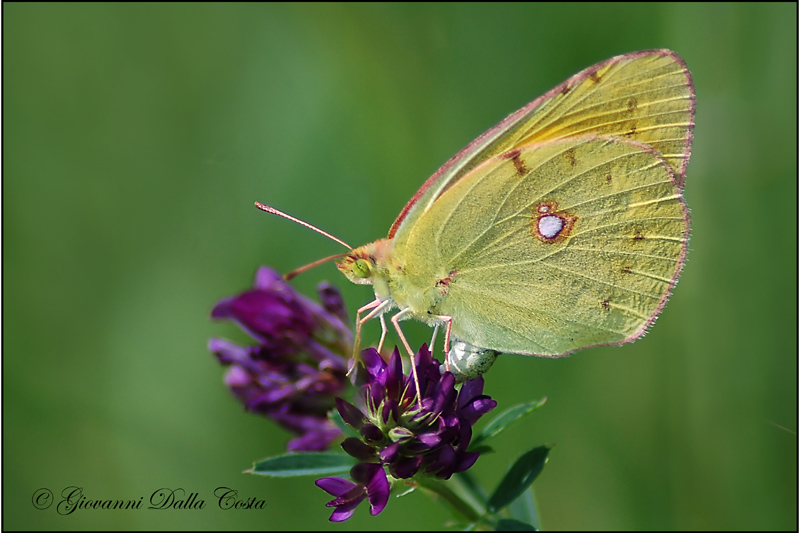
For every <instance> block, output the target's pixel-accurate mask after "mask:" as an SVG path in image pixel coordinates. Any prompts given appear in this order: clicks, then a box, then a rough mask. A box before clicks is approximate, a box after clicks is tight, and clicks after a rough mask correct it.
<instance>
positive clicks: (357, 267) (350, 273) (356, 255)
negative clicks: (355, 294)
mask: <svg viewBox="0 0 800 533" xmlns="http://www.w3.org/2000/svg"><path fill="white" fill-rule="evenodd" d="M390 243H391V241H389V240H388V239H381V240H379V241H375V242H373V243H370V244H365V245H364V246H361V247H359V248H355V249H354V250H352V251H351V252H350V253H349V254H347V255H345V256H344V258H343V259H342V260H341V261H339V262H338V263H336V267H337V268H338V269H339V270H340V271H341V272H342V274H344V275H345V276H347V279H349V280H350V281H352V282H353V283H357V284H359V285H372V284H374V283H375V279H376V278H382V277H384V274H383V270H385V269H386V265H387V264H388V259H389V255H390V253H391V252H390V250H391V244H390Z"/></svg>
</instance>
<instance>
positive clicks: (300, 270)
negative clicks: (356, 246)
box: [283, 254, 347, 281]
mask: <svg viewBox="0 0 800 533" xmlns="http://www.w3.org/2000/svg"><path fill="white" fill-rule="evenodd" d="M346 255H347V254H336V255H332V256H330V257H326V258H325V259H318V260H316V261H314V262H313V263H309V264H307V265H303V266H301V267H300V268H296V269H294V270H292V271H291V272H289V273H288V274H284V275H283V279H285V280H286V281H289V280H290V279H292V278H293V277H295V276H297V275H298V274H302V273H303V272H305V271H306V270H308V269H310V268H314V267H315V266H317V265H321V264H322V263H326V262H328V261H330V260H331V259H339V258H340V257H344V256H346Z"/></svg>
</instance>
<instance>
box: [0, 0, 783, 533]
mask: <svg viewBox="0 0 800 533" xmlns="http://www.w3.org/2000/svg"><path fill="white" fill-rule="evenodd" d="M3 15H4V24H3V29H4V36H3V45H4V53H3V59H4V62H3V75H4V82H5V83H4V91H3V104H4V106H3V111H4V112H5V116H4V120H3V133H4V148H5V149H4V156H5V157H4V161H3V170H4V178H5V179H4V180H3V193H4V202H3V208H4V209H3V237H4V239H3V252H4V256H3V267H4V269H3V281H4V284H3V285H4V287H3V288H4V294H3V304H4V310H5V313H4V314H3V326H4V328H3V331H4V333H5V336H4V339H3V341H4V342H3V348H4V352H3V353H4V357H3V371H4V372H3V374H4V379H3V385H4V386H3V415H4V416H3V430H4V439H3V452H4V453H3V488H4V489H5V490H4V491H3V504H4V511H5V512H4V515H5V516H4V518H5V520H4V528H6V529H152V528H159V529H161V528H164V529H204V528H210V529H320V528H328V527H330V528H332V529H344V528H362V529H366V528H369V529H373V528H375V529H419V528H437V527H440V526H441V525H442V524H443V523H444V522H445V521H447V520H448V519H449V515H448V513H447V512H446V511H445V510H444V509H442V508H440V507H438V506H437V505H436V504H435V503H433V502H431V501H430V500H429V499H427V498H425V497H424V496H422V495H421V494H412V495H410V496H408V497H405V498H402V499H399V500H394V499H393V500H391V501H390V503H389V505H388V507H387V509H386V511H385V512H384V513H383V514H381V515H380V516H378V517H370V516H369V514H368V513H367V510H366V509H365V508H364V509H359V510H358V512H357V513H356V517H355V518H353V519H352V520H351V521H350V522H347V523H346V524H345V525H344V526H341V525H339V526H336V525H333V526H329V525H328V522H327V519H328V516H329V515H330V511H329V510H328V509H326V508H325V506H324V504H325V502H326V501H327V500H328V498H327V495H326V494H325V493H323V492H322V491H321V490H319V489H318V488H316V487H315V486H314V485H313V483H312V481H313V478H300V479H291V480H281V479H265V478H257V477H254V476H249V475H244V474H242V473H241V471H242V470H243V469H245V468H248V467H249V466H251V464H252V461H253V460H257V459H260V458H263V457H267V456H271V455H276V454H278V453H280V452H281V451H282V450H283V449H284V446H285V443H286V441H287V440H288V438H289V435H288V434H287V433H285V432H284V431H282V430H280V429H278V428H277V427H276V426H274V425H273V424H272V423H270V422H269V421H267V420H266V419H262V418H259V417H257V416H255V415H251V414H247V413H244V412H243V411H242V409H241V408H240V406H239V404H238V403H237V402H236V401H235V400H234V399H233V398H232V397H231V396H230V395H229V394H228V392H227V390H226V389H225V388H224V386H223V384H222V375H223V369H222V368H221V367H219V366H218V365H217V363H216V362H215V360H214V358H213V357H212V356H211V355H210V354H209V353H208V351H207V348H206V343H207V340H208V338H209V337H211V336H224V337H228V338H232V339H235V340H240V341H241V340H244V338H245V337H244V336H243V335H242V334H240V333H239V332H238V331H237V329H236V328H235V327H234V326H233V325H231V324H226V323H221V324H218V323H212V322H211V321H210V320H209V318H208V315H209V311H210V309H211V307H212V305H213V304H214V302H215V301H217V300H218V299H220V298H222V297H224V296H228V295H232V294H234V293H236V292H239V291H241V290H243V289H245V288H247V287H248V286H249V285H250V284H251V280H252V276H253V274H254V272H255V269H256V268H257V267H258V266H259V265H262V264H268V265H272V266H274V267H276V268H278V269H280V270H282V271H288V270H291V269H293V268H295V267H297V266H299V265H302V264H305V263H307V262H310V261H312V260H314V259H317V258H320V257H322V256H324V255H329V254H332V253H338V252H339V251H340V248H339V247H338V245H336V244H335V243H331V242H329V241H327V240H325V239H323V238H322V237H320V236H317V235H315V234H313V233H311V232H309V231H308V230H305V229H303V228H301V227H299V226H297V225H295V224H292V223H290V222H287V221H285V220H280V219H278V218H276V217H272V216H269V215H266V214H264V213H261V212H259V211H257V210H256V209H255V208H254V207H253V202H254V201H255V200H260V201H263V202H267V203H270V204H272V205H275V206H277V207H279V208H280V209H283V210H286V211H288V212H290V213H292V214H294V215H295V216H299V217H301V218H303V219H305V220H308V221H310V222H312V223H314V224H317V225H319V226H320V227H322V228H325V229H326V230H328V231H330V232H332V233H333V234H335V235H337V236H339V237H341V238H343V239H345V240H346V241H348V242H350V243H351V244H362V243H365V242H368V241H371V240H374V239H376V238H379V237H382V236H385V234H386V231H387V230H388V228H389V226H390V224H391V222H392V221H393V220H394V217H395V216H396V215H397V213H398V212H399V210H400V209H401V208H402V206H403V205H404V204H405V202H406V201H407V200H408V199H409V198H410V197H411V196H412V194H413V193H414V191H415V190H416V189H417V187H419V186H420V185H421V184H422V182H423V181H424V180H425V179H426V178H427V177H428V176H429V175H430V174H431V173H433V172H434V171H435V170H436V169H437V168H438V167H439V166H440V165H441V164H442V163H444V162H445V161H446V160H447V159H449V158H450V157H451V156H452V155H453V154H455V153H456V152H457V151H458V150H459V149H461V148H462V147H463V146H464V145H466V144H467V143H468V142H469V141H471V140H472V139H473V138H475V137H476V136H477V135H478V134H480V133H481V132H483V131H484V130H486V129H487V128H489V127H490V126H492V125H494V124H495V123H496V122H498V121H499V120H500V119H501V118H503V117H505V116H506V115H507V114H508V113H510V112H511V111H514V110H516V109H517V108H519V107H521V106H522V105H524V104H525V103H527V102H528V101H530V100H532V99H533V98H535V97H536V96H538V95H540V94H542V93H543V92H545V91H547V90H548V89H550V88H551V87H553V86H555V85H556V84H558V83H560V82H561V81H563V80H564V79H566V78H567V77H568V76H569V75H571V74H573V73H574V72H576V71H578V70H580V69H582V68H584V67H587V66H589V65H591V64H593V63H595V62H598V61H601V60H604V59H606V58H608V57H611V56H613V55H616V54H621V53H625V52H630V51H634V50H643V49H649V48H662V47H665V48H671V49H673V50H675V51H677V52H678V53H679V54H680V55H681V56H682V57H683V58H684V59H685V60H686V62H687V64H688V66H689V68H690V70H691V71H692V74H693V76H694V80H695V84H696V89H697V116H696V122H697V126H696V129H695V143H694V151H693V155H692V160H691V163H690V165H689V172H688V179H687V185H686V198H687V201H688V204H689V206H690V208H691V210H692V240H691V242H690V251H689V258H688V263H687V265H686V268H685V270H684V274H683V276H682V278H681V282H680V284H679V285H678V287H677V289H676V291H675V293H674V296H673V297H672V299H671V301H670V302H669V305H668V306H667V307H666V310H665V312H664V313H663V314H662V316H661V317H660V318H659V320H658V322H657V324H656V326H655V327H654V328H653V329H652V331H651V332H650V333H649V334H648V335H647V336H646V337H645V338H644V339H642V340H640V341H639V342H636V343H634V344H631V345H627V346H624V347H609V348H596V349H592V350H589V351H586V352H581V353H578V354H575V355H573V356H571V357H569V358H565V359H560V360H545V359H536V358H525V357H503V358H501V359H500V361H499V362H498V363H497V365H496V366H495V368H494V369H493V370H492V371H491V372H490V373H489V374H488V376H487V385H486V390H487V392H488V393H489V394H491V395H492V396H493V397H494V398H496V399H497V400H498V401H499V402H500V408H503V407H508V406H511V405H514V404H516V403H520V402H523V401H528V400H532V399H535V398H540V397H542V396H547V397H548V403H547V404H546V405H545V407H544V408H542V409H541V410H539V411H538V412H537V413H535V414H534V415H532V416H531V417H530V418H528V419H526V421H525V422H524V423H522V424H519V425H518V426H515V427H514V428H512V429H510V430H509V431H508V432H507V433H506V434H504V435H503V436H502V437H501V438H500V439H498V440H497V442H496V444H497V453H496V454H494V455H489V456H485V457H482V458H481V460H480V461H479V462H478V464H477V465H476V467H475V472H476V474H477V476H478V478H479V479H480V480H481V481H482V482H483V483H484V484H485V485H486V486H487V487H493V486H494V485H495V484H496V483H497V481H498V480H499V476H500V471H501V470H504V469H505V468H506V467H507V466H508V465H509V464H510V463H511V462H512V461H513V460H514V459H515V458H516V457H517V456H518V455H519V454H520V453H522V452H523V451H525V450H527V449H528V448H530V447H532V446H534V445H537V444H541V443H551V444H552V443H556V444H557V446H556V447H555V449H554V450H553V451H552V453H551V456H550V462H549V463H548V465H547V467H546V468H545V470H544V472H543V473H542V475H541V477H540V478H539V479H538V480H537V482H536V483H535V489H536V494H537V498H538V501H539V505H540V511H541V516H542V521H543V526H544V527H545V528H546V529H795V528H796V527H797V501H798V500H797V498H798V495H797V434H796V430H797V348H798V346H797V320H798V317H797V299H796V298H797V290H798V287H797V263H796V260H797V259H796V258H797V183H798V178H797V166H796V162H797V160H796V148H797V141H798V140H797V99H796V98H797V28H796V21H797V6H796V5H794V4H758V5H756V4H699V5H684V4H680V5H675V4H655V5H650V4H647V5H645V4H603V5H571V4H564V5H561V4H559V5H547V4H545V5H538V4H535V5H501V4H493V5H450V4H448V5H435V4H434V5H250V4H244V5H243V4H232V5H222V4H194V5H193V4H167V5H156V4H123V5H117V4H99V5H96V4H66V5H56V4H37V5H24V4H4V6H3ZM321 279H330V280H332V281H334V282H336V283H337V284H338V285H339V286H340V287H342V289H343V290H344V293H345V297H346V299H347V301H348V304H349V308H350V310H351V312H353V311H354V310H355V308H356V307H357V306H358V305H361V304H363V303H365V302H367V301H369V300H370V298H371V292H370V290H369V289H368V288H366V287H357V286H351V285H349V284H347V283H346V281H345V280H344V278H341V277H340V275H339V274H338V273H337V272H336V271H335V269H334V268H333V266H331V265H325V266H323V267H319V268H318V269H315V270H312V271H310V272H309V273H307V274H305V275H304V276H301V277H300V278H298V279H297V280H296V283H295V286H296V287H298V288H299V289H300V290H301V291H303V292H305V293H307V294H311V293H313V290H314V286H315V285H316V283H318V282H319V281H320V280H321ZM370 328H371V329H369V330H368V332H367V335H368V338H372V339H373V341H374V340H375V339H376V338H377V332H378V326H377V325H374V324H373V325H370ZM410 331H411V336H412V337H413V340H414V344H417V343H421V342H422V341H423V340H424V339H425V338H426V337H427V335H428V332H427V331H428V330H427V329H426V328H424V327H422V326H420V327H416V328H414V327H411V328H410ZM391 340H392V342H395V339H391ZM73 485H76V486H81V487H83V489H84V493H85V494H86V496H88V497H90V498H93V499H94V498H97V499H117V498H121V499H138V498H139V497H140V496H145V500H146V499H147V497H149V495H150V494H151V493H152V492H153V491H155V490H156V489H159V488H162V487H170V488H183V489H185V490H186V492H187V493H189V492H198V493H199V494H200V497H201V498H203V499H205V500H206V509H204V510H202V511H161V512H158V511H147V510H139V511H102V510H94V511H85V510H84V511H81V510H79V511H76V512H75V513H74V514H72V515H70V516H60V515H58V514H56V512H55V511H54V509H53V508H51V509H48V510H46V511H38V510H36V509H34V508H33V506H32V504H31V496H32V494H33V493H34V491H35V490H36V489H38V488H40V487H47V488H49V489H51V490H52V491H53V492H55V493H57V494H58V493H59V492H60V491H61V490H62V489H63V488H65V487H68V486H73ZM218 486H228V487H232V488H235V489H238V490H239V493H240V495H242V496H243V497H245V498H248V497H256V498H258V499H263V500H265V501H266V502H267V507H266V508H265V509H264V510H261V511H227V512H225V511H222V510H220V509H218V508H217V507H216V504H215V502H214V501H213V495H212V493H213V491H214V489H215V488H216V487H218ZM365 507H366V506H365Z"/></svg>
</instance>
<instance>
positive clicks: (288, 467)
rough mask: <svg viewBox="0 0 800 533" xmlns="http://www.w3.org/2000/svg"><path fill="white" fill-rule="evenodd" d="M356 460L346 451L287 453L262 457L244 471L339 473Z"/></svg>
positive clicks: (289, 474)
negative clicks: (266, 457)
mask: <svg viewBox="0 0 800 533" xmlns="http://www.w3.org/2000/svg"><path fill="white" fill-rule="evenodd" d="M357 462H358V461H357V460H356V459H355V458H353V457H350V456H349V455H347V454H346V453H327V452H304V453H289V454H286V455H279V456H278V457H270V458H268V459H262V460H261V461H259V462H257V463H256V464H254V465H253V468H251V469H250V470H245V472H246V473H248V474H260V475H262V476H272V477H293V476H314V475H316V476H318V475H324V474H341V473H345V472H349V471H350V469H351V468H353V466H354V465H355V464H356V463H357Z"/></svg>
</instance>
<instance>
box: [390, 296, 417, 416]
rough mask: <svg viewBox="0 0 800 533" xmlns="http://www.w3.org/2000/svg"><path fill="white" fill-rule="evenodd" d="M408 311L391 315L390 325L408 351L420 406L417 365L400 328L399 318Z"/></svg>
mask: <svg viewBox="0 0 800 533" xmlns="http://www.w3.org/2000/svg"><path fill="white" fill-rule="evenodd" d="M408 313H409V310H408V309H402V310H401V311H400V312H399V313H397V314H396V315H394V316H393V317H392V325H393V326H394V329H395V330H396V331H397V335H398V336H399V337H400V341H401V342H402V343H403V346H405V348H406V351H407V352H408V356H409V357H410V358H411V373H412V374H414V385H416V387H417V403H419V406H420V408H421V407H422V393H421V392H420V390H419V378H418V377H417V365H416V364H414V351H413V350H412V349H411V345H410V344H408V341H407V340H406V336H405V335H404V334H403V330H402V329H401V328H400V319H401V318H402V317H403V316H405V315H407V314H408Z"/></svg>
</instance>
